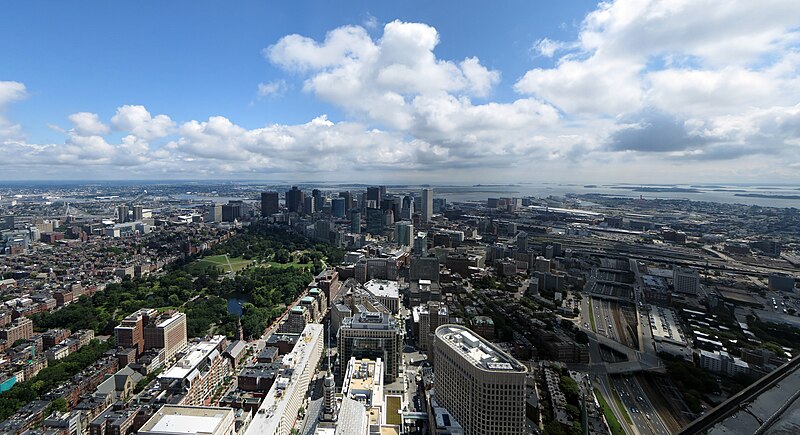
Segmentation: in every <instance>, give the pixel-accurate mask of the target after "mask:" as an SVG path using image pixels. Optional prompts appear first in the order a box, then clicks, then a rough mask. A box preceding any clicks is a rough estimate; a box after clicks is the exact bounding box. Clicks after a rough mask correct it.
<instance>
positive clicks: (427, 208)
mask: <svg viewBox="0 0 800 435" xmlns="http://www.w3.org/2000/svg"><path fill="white" fill-rule="evenodd" d="M432 217H433V189H430V188H425V189H422V222H424V223H429V222H430V221H431V218H432Z"/></svg>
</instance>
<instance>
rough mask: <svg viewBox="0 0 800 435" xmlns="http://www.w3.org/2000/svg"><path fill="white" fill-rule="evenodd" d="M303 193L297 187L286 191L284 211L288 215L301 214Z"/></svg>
mask: <svg viewBox="0 0 800 435" xmlns="http://www.w3.org/2000/svg"><path fill="white" fill-rule="evenodd" d="M303 198H304V195H303V191H302V190H300V189H298V188H297V186H292V188H291V190H287V191H286V209H287V210H289V213H302V212H303Z"/></svg>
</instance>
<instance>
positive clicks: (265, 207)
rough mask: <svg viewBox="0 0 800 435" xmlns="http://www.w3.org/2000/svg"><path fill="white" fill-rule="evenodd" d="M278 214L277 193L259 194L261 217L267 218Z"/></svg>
mask: <svg viewBox="0 0 800 435" xmlns="http://www.w3.org/2000/svg"><path fill="white" fill-rule="evenodd" d="M277 212H278V192H261V216H262V217H267V216H271V215H273V214H275V213H277Z"/></svg>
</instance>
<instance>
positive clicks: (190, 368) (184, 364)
mask: <svg viewBox="0 0 800 435" xmlns="http://www.w3.org/2000/svg"><path fill="white" fill-rule="evenodd" d="M223 340H225V337H224V336H222V335H216V336H214V337H212V338H211V339H210V340H207V341H201V342H200V343H197V344H196V345H194V346H192V347H191V348H190V349H189V352H188V353H187V354H186V356H184V357H183V358H181V359H180V360H179V361H178V362H177V363H175V365H174V366H172V368H170V369H169V370H167V371H166V372H164V373H163V374H161V375H160V376H159V378H170V379H184V378H187V377H194V376H193V375H192V372H194V371H195V370H196V369H197V367H198V366H199V365H200V363H202V362H203V360H205V359H206V358H213V357H214V356H215V354H217V355H218V354H219V351H218V350H217V348H218V347H219V345H220V343H222V341H223Z"/></svg>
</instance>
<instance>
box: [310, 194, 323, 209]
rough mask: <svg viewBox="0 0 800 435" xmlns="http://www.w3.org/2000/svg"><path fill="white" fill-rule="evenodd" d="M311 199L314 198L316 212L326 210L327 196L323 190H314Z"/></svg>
mask: <svg viewBox="0 0 800 435" xmlns="http://www.w3.org/2000/svg"><path fill="white" fill-rule="evenodd" d="M311 197H312V198H314V210H316V211H318V212H322V209H323V208H325V195H323V194H322V191H321V190H319V189H314V190H312V191H311Z"/></svg>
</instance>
